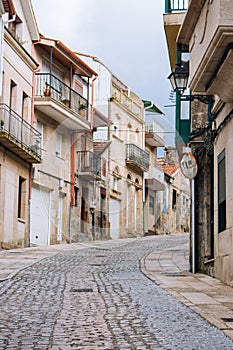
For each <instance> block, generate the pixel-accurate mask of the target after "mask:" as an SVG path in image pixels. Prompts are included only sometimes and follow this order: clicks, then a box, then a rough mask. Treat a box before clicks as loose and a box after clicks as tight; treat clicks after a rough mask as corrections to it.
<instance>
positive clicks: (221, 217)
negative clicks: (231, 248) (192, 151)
mask: <svg viewBox="0 0 233 350" xmlns="http://www.w3.org/2000/svg"><path fill="white" fill-rule="evenodd" d="M225 229H226V162H225V150H224V151H223V152H222V153H220V155H219V156H218V232H222V231H224V230H225Z"/></svg>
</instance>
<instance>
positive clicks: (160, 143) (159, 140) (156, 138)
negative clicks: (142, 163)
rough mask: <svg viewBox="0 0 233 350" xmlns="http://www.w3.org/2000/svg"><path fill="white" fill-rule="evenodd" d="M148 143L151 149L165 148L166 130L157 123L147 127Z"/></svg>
mask: <svg viewBox="0 0 233 350" xmlns="http://www.w3.org/2000/svg"><path fill="white" fill-rule="evenodd" d="M145 131H146V133H145V136H146V143H147V144H148V145H149V146H150V147H164V146H165V141H164V129H163V128H162V127H161V126H159V125H158V124H157V123H155V122H152V123H151V124H147V125H146V127H145Z"/></svg>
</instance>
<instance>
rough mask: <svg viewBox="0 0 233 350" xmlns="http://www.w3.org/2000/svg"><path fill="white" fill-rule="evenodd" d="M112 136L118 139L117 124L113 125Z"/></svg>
mask: <svg viewBox="0 0 233 350" xmlns="http://www.w3.org/2000/svg"><path fill="white" fill-rule="evenodd" d="M113 134H114V135H115V136H118V137H119V124H118V123H115V124H114V126H113Z"/></svg>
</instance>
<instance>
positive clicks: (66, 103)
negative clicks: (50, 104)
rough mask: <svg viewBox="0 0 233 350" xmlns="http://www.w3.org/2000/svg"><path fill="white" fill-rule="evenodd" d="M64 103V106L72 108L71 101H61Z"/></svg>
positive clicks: (65, 99)
mask: <svg viewBox="0 0 233 350" xmlns="http://www.w3.org/2000/svg"><path fill="white" fill-rule="evenodd" d="M61 102H62V103H64V105H66V106H67V107H70V100H68V99H67V98H64V99H63V100H61Z"/></svg>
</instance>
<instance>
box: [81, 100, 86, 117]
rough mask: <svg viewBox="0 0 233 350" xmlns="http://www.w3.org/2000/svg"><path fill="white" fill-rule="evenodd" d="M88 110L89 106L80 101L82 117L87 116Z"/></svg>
mask: <svg viewBox="0 0 233 350" xmlns="http://www.w3.org/2000/svg"><path fill="white" fill-rule="evenodd" d="M86 110H87V106H86V105H85V104H83V103H80V106H79V114H80V115H81V116H82V117H85V116H86Z"/></svg>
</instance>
